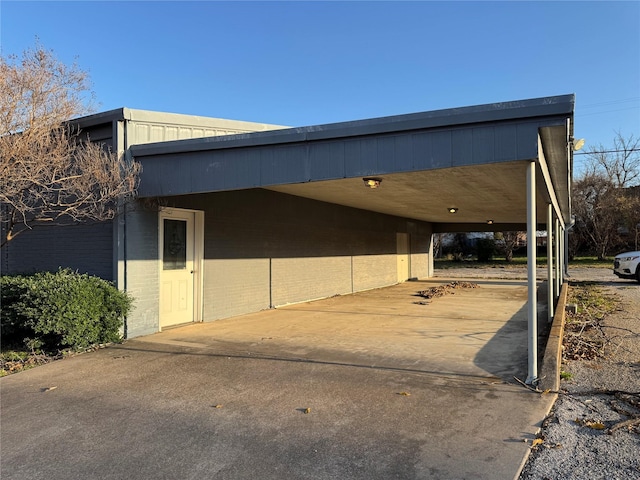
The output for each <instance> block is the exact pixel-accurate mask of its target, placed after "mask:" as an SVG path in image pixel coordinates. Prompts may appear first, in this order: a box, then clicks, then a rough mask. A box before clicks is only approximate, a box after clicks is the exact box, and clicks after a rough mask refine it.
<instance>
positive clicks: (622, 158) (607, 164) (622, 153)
mask: <svg viewBox="0 0 640 480" xmlns="http://www.w3.org/2000/svg"><path fill="white" fill-rule="evenodd" d="M586 153H587V156H588V162H589V166H588V170H587V174H588V175H594V174H602V175H604V176H605V177H606V178H607V179H609V180H610V181H611V182H612V183H613V184H614V186H615V187H617V188H625V187H630V186H633V185H636V184H638V182H640V138H637V137H635V136H634V135H633V134H631V135H629V136H628V137H625V136H623V135H622V134H621V133H620V132H616V136H615V137H614V139H613V148H606V147H605V146H603V145H598V146H597V147H592V148H590V149H589V150H587V152H586Z"/></svg>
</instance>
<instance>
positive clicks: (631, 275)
mask: <svg viewBox="0 0 640 480" xmlns="http://www.w3.org/2000/svg"><path fill="white" fill-rule="evenodd" d="M613 273H615V274H616V275H617V276H619V277H620V278H628V279H632V280H633V279H635V280H638V281H639V282H640V252H626V253H621V254H620V255H616V257H615V258H614V260H613Z"/></svg>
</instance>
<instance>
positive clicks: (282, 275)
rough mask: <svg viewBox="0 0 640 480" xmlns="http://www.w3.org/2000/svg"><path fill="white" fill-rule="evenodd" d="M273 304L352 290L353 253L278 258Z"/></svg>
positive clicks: (274, 272) (273, 279)
mask: <svg viewBox="0 0 640 480" xmlns="http://www.w3.org/2000/svg"><path fill="white" fill-rule="evenodd" d="M271 285H272V292H273V305H274V306H276V307H277V306H280V305H286V304H287V303H296V302H303V301H306V300H313V299H317V298H326V297H331V296H333V295H342V294H345V293H351V292H352V290H351V257H347V256H341V257H300V258H274V259H273V260H272V276H271Z"/></svg>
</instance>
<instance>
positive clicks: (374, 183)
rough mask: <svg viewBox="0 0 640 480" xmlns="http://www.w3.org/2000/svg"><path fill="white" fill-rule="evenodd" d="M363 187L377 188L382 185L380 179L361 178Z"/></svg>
mask: <svg viewBox="0 0 640 480" xmlns="http://www.w3.org/2000/svg"><path fill="white" fill-rule="evenodd" d="M362 181H363V182H364V186H365V187H368V188H378V187H379V186H380V184H381V183H382V179H381V178H373V177H366V178H363V179H362Z"/></svg>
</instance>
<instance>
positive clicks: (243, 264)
mask: <svg viewBox="0 0 640 480" xmlns="http://www.w3.org/2000/svg"><path fill="white" fill-rule="evenodd" d="M205 221H206V217H205ZM269 296H270V294H269V259H268V258H235V259H205V260H204V288H203V303H204V305H203V309H204V317H203V318H204V319H205V320H218V319H221V318H227V317H233V316H235V315H242V314H244V313H248V312H257V311H259V310H266V309H268V308H269V306H270V298H269Z"/></svg>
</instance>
